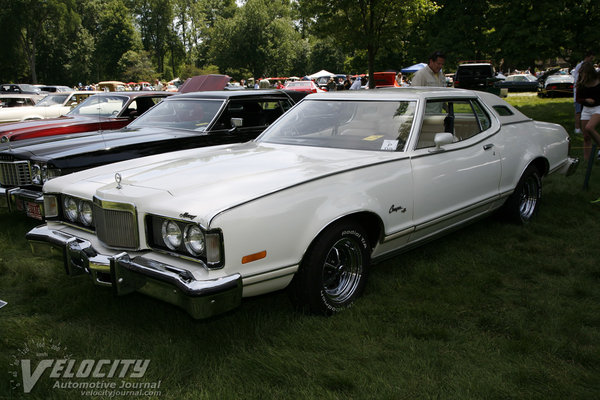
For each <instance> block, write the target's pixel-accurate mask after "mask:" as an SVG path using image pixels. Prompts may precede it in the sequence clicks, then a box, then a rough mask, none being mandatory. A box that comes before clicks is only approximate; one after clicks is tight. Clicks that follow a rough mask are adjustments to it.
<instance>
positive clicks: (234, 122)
mask: <svg viewBox="0 0 600 400" xmlns="http://www.w3.org/2000/svg"><path fill="white" fill-rule="evenodd" d="M243 125H244V118H231V126H232V127H233V129H237V128H241V127H242V126H243Z"/></svg>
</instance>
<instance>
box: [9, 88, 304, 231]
mask: <svg viewBox="0 0 600 400" xmlns="http://www.w3.org/2000/svg"><path fill="white" fill-rule="evenodd" d="M293 104H294V101H293V100H292V99H291V97H290V96H289V95H287V94H286V93H285V92H283V91H278V90H260V91H258V90H257V91H250V90H248V91H246V90H240V91H215V92H194V93H188V94H182V95H176V96H172V97H168V98H165V99H164V100H163V101H162V102H161V103H159V104H157V105H156V106H155V107H153V108H152V109H150V110H149V111H148V112H146V113H145V114H143V115H141V116H140V117H138V118H137V119H136V120H135V121H134V122H132V123H131V124H129V125H128V126H127V127H125V128H122V129H119V130H116V131H109V132H103V133H101V134H97V135H89V134H82V135H81V136H80V135H78V134H75V135H72V136H70V137H69V138H64V139H62V138H61V137H60V136H57V138H59V139H56V140H53V141H47V140H40V141H35V140H34V139H31V140H32V141H34V143H30V144H27V145H20V146H19V147H14V148H9V149H4V150H2V151H0V184H1V187H0V206H7V207H9V208H10V210H11V211H17V212H24V213H26V214H27V215H28V216H30V217H33V218H37V219H42V217H43V215H44V214H43V197H42V185H43V184H44V182H46V181H47V180H49V179H52V178H55V177H57V176H60V175H65V174H69V173H72V172H76V171H80V170H83V169H87V168H92V167H96V166H99V165H104V164H108V163H112V162H117V161H122V160H128V159H132V158H137V157H143V156H148V155H152V154H158V153H166V152H169V151H175V150H183V149H188V148H194V147H203V146H213V145H218V144H228V143H235V142H245V141H249V140H252V139H254V138H256V137H257V136H258V135H259V134H260V133H261V132H262V131H263V130H264V129H265V128H266V127H267V126H269V124H271V123H272V122H274V121H275V120H276V119H277V118H278V117H279V116H280V115H282V114H283V113H284V112H285V111H287V110H288V109H289V108H291V107H292V106H293ZM23 142H25V141H23Z"/></svg>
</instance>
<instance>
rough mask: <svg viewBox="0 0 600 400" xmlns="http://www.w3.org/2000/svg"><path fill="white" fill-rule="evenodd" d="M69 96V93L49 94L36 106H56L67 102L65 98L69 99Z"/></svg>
mask: <svg viewBox="0 0 600 400" xmlns="http://www.w3.org/2000/svg"><path fill="white" fill-rule="evenodd" d="M67 97H69V94H68V93H66V94H49V95H48V96H46V97H44V98H43V99H42V100H40V101H39V102H38V103H37V104H36V106H37V107H48V106H55V105H61V106H62V105H63V104H64V103H65V100H67Z"/></svg>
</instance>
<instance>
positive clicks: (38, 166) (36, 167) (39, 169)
mask: <svg viewBox="0 0 600 400" xmlns="http://www.w3.org/2000/svg"><path fill="white" fill-rule="evenodd" d="M29 174H30V176H31V183H32V184H34V185H39V186H42V185H44V183H46V182H48V181H49V180H50V179H54V178H57V177H59V176H61V170H60V168H51V167H50V166H48V164H47V163H45V162H43V161H35V160H30V161H29Z"/></svg>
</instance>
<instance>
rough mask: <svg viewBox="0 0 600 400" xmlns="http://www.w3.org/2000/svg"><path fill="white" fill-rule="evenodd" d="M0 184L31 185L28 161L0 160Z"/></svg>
mask: <svg viewBox="0 0 600 400" xmlns="http://www.w3.org/2000/svg"><path fill="white" fill-rule="evenodd" d="M0 184H2V185H3V186H21V185H31V175H30V173H29V162H28V161H12V162H10V161H0Z"/></svg>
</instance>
